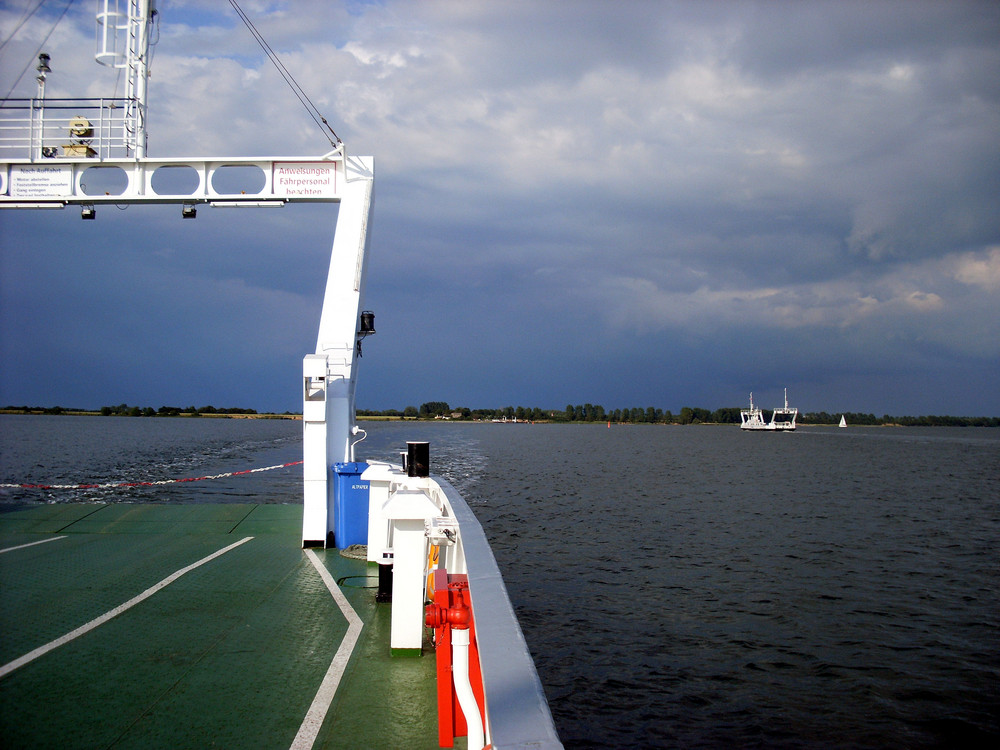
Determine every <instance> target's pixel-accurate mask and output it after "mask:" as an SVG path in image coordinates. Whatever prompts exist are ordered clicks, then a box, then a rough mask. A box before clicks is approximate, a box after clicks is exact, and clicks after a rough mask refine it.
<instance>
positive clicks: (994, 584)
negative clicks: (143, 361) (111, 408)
mask: <svg viewBox="0 0 1000 750" xmlns="http://www.w3.org/2000/svg"><path fill="white" fill-rule="evenodd" d="M362 426H363V427H364V428H365V429H366V430H367V431H368V433H369V435H368V438H367V440H366V441H365V442H364V443H362V444H361V445H360V446H359V448H358V455H359V458H361V457H362V456H363V457H367V458H372V459H382V460H398V451H399V450H400V449H402V448H403V447H404V445H405V442H406V440H428V441H430V443H431V470H432V472H434V473H437V474H440V475H442V476H444V477H445V478H447V479H448V480H449V481H451V482H452V484H454V485H455V486H456V487H457V488H458V489H459V490H460V491H462V493H463V494H464V495H465V497H466V499H467V500H468V501H469V504H470V505H471V506H472V508H473V510H474V511H475V512H476V514H477V516H478V517H479V519H480V522H481V523H482V525H483V528H484V529H485V531H486V534H487V536H488V537H489V538H490V540H491V543H492V545H493V550H494V553H495V555H496V557H497V561H498V562H499V564H500V567H501V570H502V571H503V573H504V578H505V580H506V582H507V587H508V590H509V592H510V596H511V600H512V601H513V603H514V606H515V608H516V609H517V612H518V616H519V618H520V621H521V626H522V628H523V630H524V633H525V637H526V639H527V641H528V644H529V646H530V647H531V650H532V653H533V655H534V658H535V663H536V666H537V668H538V672H539V676H540V677H541V680H542V683H543V685H544V686H545V690H546V694H547V695H548V698H549V703H550V706H551V709H552V713H553V716H554V718H555V721H556V725H557V728H558V730H559V734H560V737H561V739H562V740H563V742H564V743H565V744H566V746H567V747H574V748H577V747H585V748H589V747H593V748H597V747H601V748H604V747H614V748H619V747H637V748H641V747H680V748H692V747H705V748H713V747H723V746H730V747H766V748H770V747H775V748H881V747H896V748H931V747H942V748H944V747H955V748H966V747H980V746H981V747H987V746H989V747H991V748H992V747H993V746H994V745H995V744H996V741H997V740H998V739H1000V432H998V431H996V430H989V429H982V428H965V429H963V428H860V427H859V428H853V427H848V428H846V429H838V428H823V427H811V428H802V429H800V430H798V431H797V432H796V433H794V434H760V433H750V434H748V433H743V432H741V431H740V430H738V429H736V428H735V427H732V426H725V427H722V426H719V427H709V426H689V427H667V426H657V425H646V426H613V427H612V428H608V427H607V426H606V425H527V424H516V425H515V424H503V425H494V424H486V425H481V424H426V423H420V424H416V423H405V424H402V423H376V422H366V423H362ZM300 455H301V425H300V423H298V422H292V421H278V420H275V421H268V420H218V419H149V418H145V419H143V418H133V419H129V418H111V417H94V418H86V417H37V416H36V417H17V416H2V417H0V482H3V483H18V484H19V483H37V484H81V483H105V482H116V481H121V482H135V481H153V480H159V479H168V478H184V477H197V476H203V475H209V474H218V473H223V472H232V471H241V470H244V469H248V468H255V467H259V466H269V465H273V464H280V463H285V462H289V461H296V460H298V459H299V458H300ZM300 479H301V468H300V467H298V466H295V467H288V468H282V469H276V470H273V471H268V472H263V473H259V474H252V475H241V476H237V477H232V478H227V479H219V480H211V481H203V482H194V483H182V484H177V485H167V486H164V487H156V488H110V489H89V490H21V489H0V507H11V506H13V505H16V504H19V503H24V502H66V501H80V500H105V501H112V502H114V501H123V502H136V501H153V500H156V501H166V502H220V501H221V502H225V501H233V502H239V501H247V500H253V501H258V502H259V501H265V502H301V499H300V494H299V493H300V489H299V488H300Z"/></svg>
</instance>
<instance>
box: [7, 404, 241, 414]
mask: <svg viewBox="0 0 1000 750" xmlns="http://www.w3.org/2000/svg"><path fill="white" fill-rule="evenodd" d="M3 411H5V412H16V413H20V414H100V415H101V416H102V417H179V416H181V415H182V414H183V415H184V416H190V417H198V416H201V415H202V414H256V413H257V410H256V409H242V408H239V407H226V408H216V407H214V406H185V407H180V406H161V407H160V408H159V409H154V408H153V407H152V406H144V407H139V406H129V405H128V404H118V405H116V406H102V407H101V408H100V409H98V410H96V411H95V410H93V409H76V408H66V407H62V406H5V407H4V408H3Z"/></svg>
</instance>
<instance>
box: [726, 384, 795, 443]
mask: <svg viewBox="0 0 1000 750" xmlns="http://www.w3.org/2000/svg"><path fill="white" fill-rule="evenodd" d="M798 415H799V410H798V409H797V408H795V407H794V406H793V407H790V406H789V405H788V389H787V388H786V389H785V405H784V406H783V407H778V408H777V409H775V410H774V412H773V413H772V414H771V421H770V422H765V421H764V412H763V411H762V410H761V409H760V408H758V407H756V406H754V404H753V393H751V394H750V408H749V409H742V410H741V411H740V429H741V430H779V431H782V432H789V431H791V430H794V429H795V419H796V418H797V417H798Z"/></svg>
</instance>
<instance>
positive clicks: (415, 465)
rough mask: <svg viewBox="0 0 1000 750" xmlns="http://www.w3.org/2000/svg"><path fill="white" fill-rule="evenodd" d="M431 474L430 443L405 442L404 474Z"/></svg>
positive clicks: (415, 475) (425, 475) (422, 475)
mask: <svg viewBox="0 0 1000 750" xmlns="http://www.w3.org/2000/svg"><path fill="white" fill-rule="evenodd" d="M430 475H431V444H430V443H409V442H408V443H407V444H406V476H408V477H429V476H430Z"/></svg>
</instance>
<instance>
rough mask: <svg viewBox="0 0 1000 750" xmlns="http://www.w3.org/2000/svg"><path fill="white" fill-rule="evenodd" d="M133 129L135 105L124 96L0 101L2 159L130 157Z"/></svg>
mask: <svg viewBox="0 0 1000 750" xmlns="http://www.w3.org/2000/svg"><path fill="white" fill-rule="evenodd" d="M135 134H136V105H135V103H134V102H131V101H129V100H128V99H124V98H116V99H46V100H44V101H42V100H40V99H5V100H3V101H2V102H0V159H17V160H27V161H31V162H42V161H46V162H48V161H53V160H58V159H60V158H81V157H82V158H89V159H94V160H96V161H101V160H104V159H127V158H130V157H133V156H134V155H135V151H136V135H135Z"/></svg>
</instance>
